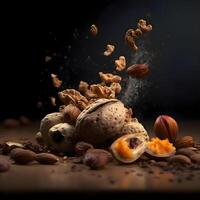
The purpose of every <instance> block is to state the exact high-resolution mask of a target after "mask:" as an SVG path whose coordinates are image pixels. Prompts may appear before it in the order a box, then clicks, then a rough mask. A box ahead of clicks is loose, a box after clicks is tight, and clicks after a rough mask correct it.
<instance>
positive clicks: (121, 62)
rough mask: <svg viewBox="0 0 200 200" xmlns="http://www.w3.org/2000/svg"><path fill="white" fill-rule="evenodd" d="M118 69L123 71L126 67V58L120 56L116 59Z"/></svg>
mask: <svg viewBox="0 0 200 200" xmlns="http://www.w3.org/2000/svg"><path fill="white" fill-rule="evenodd" d="M115 65H116V70H118V71H122V70H124V69H125V68H126V58H125V57H124V56H120V57H119V59H118V60H115Z"/></svg>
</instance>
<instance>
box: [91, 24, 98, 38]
mask: <svg viewBox="0 0 200 200" xmlns="http://www.w3.org/2000/svg"><path fill="white" fill-rule="evenodd" d="M90 33H91V35H93V36H96V35H97V34H98V28H97V26H96V25H95V24H92V25H91V27H90Z"/></svg>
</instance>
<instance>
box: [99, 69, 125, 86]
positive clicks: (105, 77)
mask: <svg viewBox="0 0 200 200" xmlns="http://www.w3.org/2000/svg"><path fill="white" fill-rule="evenodd" d="M99 76H100V79H101V81H103V82H105V83H106V84H111V83H119V82H120V81H121V80H122V78H121V77H120V76H118V75H113V74H111V73H106V74H104V73H103V72H99Z"/></svg>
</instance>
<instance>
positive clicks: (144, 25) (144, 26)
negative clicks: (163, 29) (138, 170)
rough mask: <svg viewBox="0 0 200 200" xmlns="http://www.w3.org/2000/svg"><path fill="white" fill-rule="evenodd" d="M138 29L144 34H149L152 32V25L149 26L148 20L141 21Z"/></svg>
mask: <svg viewBox="0 0 200 200" xmlns="http://www.w3.org/2000/svg"><path fill="white" fill-rule="evenodd" d="M138 28H139V29H140V30H141V31H142V32H149V31H151V30H152V25H151V24H149V25H147V22H146V20H144V19H140V20H139V22H138Z"/></svg>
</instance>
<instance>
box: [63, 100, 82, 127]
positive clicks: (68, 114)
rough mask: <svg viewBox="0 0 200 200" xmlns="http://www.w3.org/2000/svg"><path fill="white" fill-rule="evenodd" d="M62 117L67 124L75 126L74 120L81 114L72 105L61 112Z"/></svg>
mask: <svg viewBox="0 0 200 200" xmlns="http://www.w3.org/2000/svg"><path fill="white" fill-rule="evenodd" d="M62 113H63V116H64V119H65V121H66V122H67V123H69V124H75V123H76V119H77V117H78V116H79V114H80V113H81V111H80V109H79V108H78V107H76V106H75V105H73V104H69V105H67V106H66V107H65V108H64V110H63V112H62Z"/></svg>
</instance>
